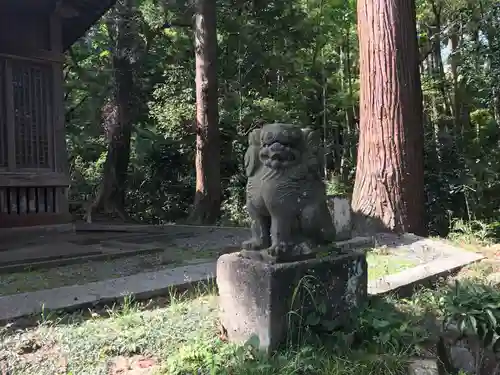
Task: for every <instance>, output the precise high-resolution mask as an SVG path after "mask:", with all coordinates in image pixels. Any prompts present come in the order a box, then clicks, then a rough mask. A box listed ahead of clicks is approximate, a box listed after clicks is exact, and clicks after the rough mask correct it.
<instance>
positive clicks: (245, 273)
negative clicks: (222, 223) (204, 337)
mask: <svg viewBox="0 0 500 375" xmlns="http://www.w3.org/2000/svg"><path fill="white" fill-rule="evenodd" d="M367 282H368V270H367V263H366V257H365V253H364V252H363V251H356V250H352V251H349V252H346V253H343V254H338V255H328V256H323V257H318V258H316V259H309V260H304V261H298V262H291V263H281V264H270V263H264V262H261V261H257V260H250V259H247V258H243V257H241V255H240V254H239V253H232V254H225V255H222V256H221V257H220V258H219V260H218V261H217V285H218V289H219V306H220V310H221V316H220V317H221V324H222V326H223V327H224V328H225V329H226V330H227V335H228V338H229V340H230V341H232V342H235V343H245V342H247V341H248V340H249V339H251V338H252V337H254V336H257V337H258V339H259V345H260V348H261V349H262V350H264V351H266V352H270V351H273V350H275V349H278V347H279V346H280V345H281V344H283V343H285V342H286V340H287V339H288V338H291V337H293V334H294V332H296V331H297V330H298V329H300V328H301V326H302V327H303V326H304V325H309V326H317V327H318V328H321V326H323V327H324V328H326V329H329V330H330V329H334V328H336V327H338V326H341V325H344V324H347V323H349V322H350V321H351V319H352V318H353V317H355V315H356V310H357V308H358V307H361V305H362V304H363V302H364V301H365V299H366V296H367Z"/></svg>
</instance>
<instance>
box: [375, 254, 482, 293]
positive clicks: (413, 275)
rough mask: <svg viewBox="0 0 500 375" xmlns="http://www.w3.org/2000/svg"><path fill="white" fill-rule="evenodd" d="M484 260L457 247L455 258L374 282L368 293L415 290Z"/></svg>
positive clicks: (420, 266)
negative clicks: (429, 281)
mask: <svg viewBox="0 0 500 375" xmlns="http://www.w3.org/2000/svg"><path fill="white" fill-rule="evenodd" d="M447 246H448V245H447ZM483 258H484V256H483V255H480V254H476V253H472V252H468V251H464V250H461V249H459V248H456V247H455V251H454V252H453V256H449V257H447V258H439V259H436V260H434V261H432V262H429V263H425V264H420V265H418V266H415V267H413V268H409V269H406V270H404V271H402V272H399V273H395V274H392V275H387V276H384V277H381V278H379V279H377V280H373V281H372V282H370V284H369V285H368V292H369V293H370V294H376V295H382V294H387V293H393V292H397V291H399V290H401V289H402V288H408V289H413V287H414V286H416V285H421V284H422V283H424V282H425V281H428V280H429V279H432V278H435V277H440V276H444V275H446V274H449V273H451V272H453V271H455V270H458V269H460V268H462V267H464V266H466V265H468V264H471V263H474V262H477V261H479V260H481V259H483ZM410 293H411V290H410Z"/></svg>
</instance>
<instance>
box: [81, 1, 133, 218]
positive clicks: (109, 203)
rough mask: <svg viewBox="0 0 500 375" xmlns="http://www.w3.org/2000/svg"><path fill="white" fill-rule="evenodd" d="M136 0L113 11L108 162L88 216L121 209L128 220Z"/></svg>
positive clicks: (106, 110) (106, 119) (105, 117)
mask: <svg viewBox="0 0 500 375" xmlns="http://www.w3.org/2000/svg"><path fill="white" fill-rule="evenodd" d="M132 18H133V0H123V1H121V2H119V3H118V4H117V6H116V11H115V12H113V13H111V15H110V19H109V22H108V31H109V33H110V38H111V39H112V41H114V42H115V48H113V52H112V59H113V60H112V61H113V74H114V84H115V87H114V97H113V99H112V100H111V101H110V102H109V103H108V104H107V105H105V106H104V108H103V123H104V126H105V133H106V135H107V139H108V152H107V155H106V161H105V163H104V170H103V177H102V182H101V185H100V188H99V192H98V194H97V196H96V199H95V201H94V202H93V203H92V205H91V206H89V208H88V210H87V215H86V219H87V221H88V222H91V221H92V218H91V215H92V213H94V212H96V211H101V210H102V211H104V213H106V214H112V213H117V214H118V216H119V217H120V218H121V219H122V220H124V221H125V220H127V219H128V215H127V214H126V211H125V194H126V186H127V172H128V165H129V160H130V136H131V132H132V123H133V117H134V115H133V108H134V105H133V92H134V82H133V66H132V64H131V60H130V58H131V56H130V53H131V50H132V46H133V34H132V33H133V31H132V28H131V24H132V22H133V20H132Z"/></svg>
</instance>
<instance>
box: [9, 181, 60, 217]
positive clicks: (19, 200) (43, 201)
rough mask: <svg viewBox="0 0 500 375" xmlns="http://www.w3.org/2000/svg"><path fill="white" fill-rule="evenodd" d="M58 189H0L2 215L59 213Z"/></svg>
mask: <svg viewBox="0 0 500 375" xmlns="http://www.w3.org/2000/svg"><path fill="white" fill-rule="evenodd" d="M60 189H61V188H57V187H42V188H39V187H9V188H0V214H2V213H3V214H10V215H16V214H17V215H26V214H41V213H58V208H57V204H56V202H57V193H60Z"/></svg>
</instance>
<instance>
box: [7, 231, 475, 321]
mask: <svg viewBox="0 0 500 375" xmlns="http://www.w3.org/2000/svg"><path fill="white" fill-rule="evenodd" d="M436 242H437V241H436ZM372 244H373V238H370V237H357V238H354V239H352V240H347V241H343V242H338V243H337V246H338V247H340V248H342V249H345V250H347V249H353V248H359V247H362V246H371V245H372ZM436 245H437V244H436ZM456 251H457V256H455V257H453V258H452V259H448V258H445V259H438V260H436V261H434V262H430V263H427V264H423V265H421V266H417V267H414V268H411V269H409V270H405V271H403V272H400V273H397V274H393V275H389V276H387V277H384V278H381V279H378V280H374V281H372V282H370V281H369V282H368V294H369V295H383V294H387V293H391V292H394V291H397V290H399V289H401V288H403V287H411V288H414V287H416V286H418V285H420V283H421V282H426V281H427V280H428V279H429V278H432V277H440V276H442V275H446V274H448V273H450V272H451V271H453V270H456V269H459V268H461V267H464V266H466V265H468V264H471V263H473V262H476V261H478V260H480V259H483V258H484V257H483V256H481V255H479V254H476V253H472V252H468V251H465V250H463V249H460V248H458V247H457V248H456ZM429 265H430V266H429ZM415 269H416V270H415ZM215 274H216V262H208V263H202V264H197V265H189V266H183V267H177V268H172V269H165V270H161V271H156V272H144V273H139V274H135V275H131V276H125V277H120V278H116V279H108V280H104V281H98V282H93V283H89V284H85V285H72V286H65V287H60V288H54V289H46V290H41V291H36V292H29V293H20V294H13V295H7V296H0V324H1V323H5V322H8V321H11V320H15V319H19V318H23V317H28V316H34V315H37V314H40V313H42V312H44V313H45V312H60V311H61V312H62V311H65V312H71V311H75V310H79V309H85V308H92V307H93V306H96V305H102V304H107V303H112V302H120V301H122V300H123V299H124V298H126V297H130V296H132V297H133V298H134V299H135V300H137V301H139V300H146V299H150V298H155V297H160V296H165V295H168V294H169V293H172V292H182V291H186V290H190V289H191V290H193V289H195V288H196V287H198V286H200V285H203V284H208V285H213V286H214V289H215V287H216V284H215Z"/></svg>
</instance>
